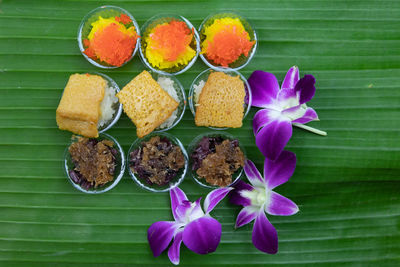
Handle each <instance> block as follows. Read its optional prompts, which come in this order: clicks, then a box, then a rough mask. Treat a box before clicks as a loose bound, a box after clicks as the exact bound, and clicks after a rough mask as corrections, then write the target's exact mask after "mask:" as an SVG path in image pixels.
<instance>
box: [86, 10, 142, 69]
mask: <svg viewBox="0 0 400 267" xmlns="http://www.w3.org/2000/svg"><path fill="white" fill-rule="evenodd" d="M130 24H132V20H131V18H130V17H129V16H127V15H125V14H121V16H119V17H118V16H117V17H111V18H102V17H101V16H99V19H98V20H96V21H95V22H93V23H92V29H91V31H90V33H89V35H88V37H87V39H85V40H83V45H84V46H85V48H86V49H85V51H84V53H85V54H86V55H87V56H88V57H90V58H91V59H93V60H100V61H103V62H105V63H107V64H109V65H111V66H116V67H119V66H121V65H122V64H124V63H125V62H126V61H127V60H129V58H130V57H131V55H132V53H133V50H134V49H135V47H136V41H137V39H138V38H139V36H138V35H137V33H136V29H135V27H134V26H133V25H131V26H129V25H130Z"/></svg>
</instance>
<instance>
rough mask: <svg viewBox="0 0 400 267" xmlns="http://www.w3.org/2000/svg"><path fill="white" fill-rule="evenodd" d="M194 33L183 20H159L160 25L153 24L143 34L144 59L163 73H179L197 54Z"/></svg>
mask: <svg viewBox="0 0 400 267" xmlns="http://www.w3.org/2000/svg"><path fill="white" fill-rule="evenodd" d="M153 25H154V26H153ZM194 31H195V30H194V28H191V29H190V28H189V27H188V25H187V24H186V22H184V21H182V20H179V19H176V18H162V19H159V23H157V22H155V23H152V24H151V25H150V26H149V27H148V28H147V30H146V31H145V32H144V34H143V38H142V48H141V49H142V54H143V56H144V59H145V60H146V61H148V64H149V65H150V66H151V67H153V68H154V69H157V70H161V71H166V72H177V71H179V70H181V69H183V68H185V67H186V66H187V65H188V64H189V63H190V62H191V60H192V59H193V58H194V57H195V56H196V54H197V48H196V46H197V42H196V38H195V36H194Z"/></svg>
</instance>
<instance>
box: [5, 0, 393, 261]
mask: <svg viewBox="0 0 400 267" xmlns="http://www.w3.org/2000/svg"><path fill="white" fill-rule="evenodd" d="M104 4H112V5H117V6H120V7H122V8H124V9H126V10H128V11H130V12H131V13H132V14H133V15H134V16H135V18H136V19H137V21H138V23H139V25H142V24H143V23H144V22H145V21H146V20H147V19H149V18H150V17H152V16H153V15H156V14H158V13H174V14H180V15H183V16H185V17H186V18H188V19H189V20H190V21H191V22H192V23H193V24H194V25H195V26H196V27H198V26H199V25H200V23H201V22H202V20H203V19H204V18H205V17H207V16H208V15H209V14H210V13H212V12H216V11H222V10H232V11H236V12H239V13H241V14H242V15H243V16H245V17H246V18H247V19H248V20H249V21H251V23H252V24H253V26H254V27H255V28H256V30H257V33H258V36H259V47H258V51H257V53H256V55H255V57H254V58H253V60H252V61H251V63H250V64H249V65H247V66H246V67H245V68H244V69H242V70H241V73H242V74H243V75H244V76H246V77H249V75H250V74H251V73H252V72H253V71H254V70H257V69H260V70H265V71H269V72H272V73H274V74H275V75H276V76H277V77H278V79H279V80H280V81H282V79H283V77H284V75H285V73H286V71H287V70H288V69H289V68H290V67H291V66H293V65H297V66H299V68H300V72H301V75H304V74H306V73H308V74H313V75H314V76H315V77H316V80H317V83H316V86H317V92H316V95H315V97H314V98H313V100H312V101H311V102H309V106H311V107H313V108H314V109H315V110H316V111H317V112H318V115H319V118H320V121H319V122H312V123H310V126H313V127H317V128H319V129H322V130H325V131H327V132H328V136H327V137H321V136H317V135H313V134H311V133H308V132H305V131H303V130H301V129H294V132H293V137H292V139H291V140H290V142H289V144H288V146H287V148H286V149H288V150H291V151H293V152H295V153H296V154H297V158H298V164H297V168H296V171H295V173H294V175H293V177H292V178H291V180H290V181H289V182H288V183H286V184H284V185H282V186H280V187H278V188H277V192H279V193H281V194H283V195H285V196H287V197H289V198H290V199H292V200H293V201H294V202H296V203H297V204H298V205H299V208H300V212H299V213H298V214H296V215H294V216H290V217H278V216H269V219H270V221H271V222H272V224H273V225H274V226H275V227H276V228H277V231H278V235H279V252H278V253H277V254H276V255H268V254H264V253H262V252H260V251H258V250H257V249H256V248H254V246H253V245H252V243H251V231H252V226H251V225H247V226H245V227H242V228H240V229H237V230H235V229H234V223H235V219H236V216H237V213H238V211H239V210H240V208H239V207H236V206H233V205H231V204H230V203H229V202H228V200H224V201H223V202H222V203H221V204H220V205H219V206H218V207H217V208H216V209H215V210H214V211H213V216H214V217H215V218H217V219H218V220H219V221H220V222H221V224H222V231H223V233H222V240H221V243H220V246H219V247H218V249H217V250H216V252H214V253H212V254H208V255H197V254H195V253H193V252H192V251H190V250H188V249H187V248H185V247H183V246H182V249H181V265H182V266H267V265H281V266H282V265H299V266H309V265H314V264H315V265H322V266H334V265H340V266H394V265H399V264H400V194H399V192H400V79H399V77H400V2H399V1H378V0H377V1H371V0H364V1H358V0H354V1H348V0H337V1H325V0H323V1H321V0H303V1H294V0H283V1H281V0H271V1H254V0H246V1H245V0H240V1H237V0H233V1H222V0H221V1H220V0H218V1H200V0H198V1H180V0H176V1H157V0H152V1H140V0H136V1H135V0H126V1H125V0H115V1H95V0H84V1H77V0H63V1H51V0H44V1H31V0H21V1H16V0H14V1H10V0H3V1H0V212H1V213H0V214H1V216H0V265H1V266H131V265H139V266H143V265H154V266H160V265H169V264H170V262H169V260H168V257H167V255H166V253H163V254H162V255H161V256H160V257H158V258H153V256H152V253H151V251H150V248H149V246H148V243H147V237H146V231H147V228H148V227H149V226H150V225H151V224H152V223H153V222H155V221H159V220H172V215H171V212H170V203H169V196H168V193H150V192H146V191H144V190H142V189H141V188H139V187H138V186H137V185H136V184H135V183H134V182H133V181H132V179H131V178H130V177H129V176H128V174H127V173H126V174H125V176H124V177H123V179H122V181H121V182H120V183H119V184H118V185H117V187H116V188H114V189H113V190H111V191H110V192H107V193H105V194H101V195H95V196H93V195H87V194H83V193H81V192H79V191H77V190H76V189H74V188H73V187H72V186H71V184H70V183H69V182H68V181H67V178H66V177H65V174H64V172H63V167H62V166H63V152H64V150H65V148H66V146H67V144H68V142H69V139H70V137H71V134H70V133H68V132H66V131H60V130H58V128H57V125H56V122H55V109H56V107H57V105H58V102H59V99H60V97H61V93H62V90H63V88H64V86H65V84H66V81H67V79H68V77H69V75H71V74H72V73H86V72H93V71H100V72H102V73H105V74H106V75H109V76H110V77H112V78H113V79H114V80H115V81H116V82H117V83H118V84H119V85H120V86H121V87H122V86H124V85H125V84H126V83H127V82H129V81H130V80H131V79H132V78H133V77H134V76H135V75H137V74H138V73H140V72H141V71H142V70H143V69H144V65H143V64H142V63H141V62H140V59H139V58H138V56H135V58H134V59H133V60H132V61H131V62H130V63H128V64H127V65H125V66H124V67H122V68H118V69H114V70H100V69H97V68H96V67H94V66H92V65H91V64H90V63H89V62H87V61H86V60H85V58H84V57H83V56H82V55H81V53H80V51H79V48H78V44H77V40H76V36H77V29H78V26H79V24H80V21H81V19H82V18H83V17H84V16H85V14H87V13H88V12H89V11H90V10H92V9H94V8H96V7H98V6H101V5H104ZM204 69H206V65H205V64H204V63H203V62H202V61H201V60H200V59H198V60H197V62H196V63H195V65H194V66H193V67H192V68H191V69H190V70H189V71H187V72H185V73H184V74H182V75H179V76H178V79H179V80H180V81H181V82H182V84H183V85H184V86H185V89H186V90H187V91H188V89H189V87H190V84H191V82H192V80H193V79H194V78H195V77H196V76H197V74H199V73H200V72H201V71H203V70H204ZM256 110H257V109H256V108H252V110H251V112H250V114H249V116H248V117H247V118H246V120H245V122H244V125H243V127H242V128H240V129H231V130H229V131H228V132H229V133H231V134H233V135H235V136H236V137H238V138H239V140H240V141H241V142H242V144H243V145H244V146H245V149H246V151H247V157H248V158H249V159H251V160H252V161H254V162H255V163H256V165H257V166H258V167H259V168H261V167H262V165H263V157H262V155H261V153H260V152H259V150H258V149H257V147H256V145H255V140H254V136H253V133H252V126H251V120H252V117H253V115H254V114H255V112H256ZM206 131H209V129H207V128H204V127H203V128H199V127H196V126H195V124H194V119H193V116H192V114H191V113H190V111H189V110H186V113H185V115H184V117H183V120H182V121H181V122H180V123H179V124H178V126H177V127H175V128H173V129H172V130H170V131H169V133H171V134H173V135H175V136H177V137H178V138H179V139H180V140H181V141H182V142H183V144H184V145H188V144H189V143H190V141H191V140H192V139H193V138H194V137H195V136H197V135H198V134H199V133H202V132H206ZM107 133H109V134H110V135H112V136H114V137H115V138H116V139H117V140H118V141H119V142H120V143H121V145H122V146H123V149H124V150H125V151H127V150H128V148H129V146H130V144H131V143H132V142H133V141H134V140H135V139H136V134H135V127H134V125H133V124H132V123H131V122H130V120H129V119H128V117H127V116H126V115H122V117H121V119H120V120H119V121H118V123H117V124H116V125H115V126H114V127H113V128H112V129H110V130H109V131H107ZM181 188H182V189H184V190H185V192H187V194H188V196H189V198H190V199H191V200H195V199H197V198H199V197H201V196H205V195H206V193H207V192H208V190H207V189H204V188H201V187H200V186H199V185H198V184H197V183H195V181H194V180H193V179H192V178H191V177H189V176H187V177H186V178H185V180H184V182H183V183H182V185H181Z"/></svg>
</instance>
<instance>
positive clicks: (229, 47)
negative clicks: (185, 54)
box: [200, 15, 256, 67]
mask: <svg viewBox="0 0 400 267" xmlns="http://www.w3.org/2000/svg"><path fill="white" fill-rule="evenodd" d="M246 25H247V24H246ZM200 39H201V44H200V45H201V54H202V55H203V56H204V57H205V58H206V59H207V61H209V62H210V63H211V64H212V65H215V66H222V67H236V66H233V64H234V63H236V62H238V61H240V60H243V61H245V60H246V59H247V57H248V56H249V55H250V53H251V51H252V49H253V47H254V45H255V43H256V41H255V40H254V33H253V31H252V30H251V31H248V30H247V29H246V28H245V26H244V25H243V23H242V20H241V19H240V18H239V17H235V16H232V17H230V16H229V15H227V16H226V17H220V16H219V17H218V18H217V17H216V16H215V17H211V18H210V19H208V20H207V21H206V22H205V23H204V25H203V27H202V29H201V31H200Z"/></svg>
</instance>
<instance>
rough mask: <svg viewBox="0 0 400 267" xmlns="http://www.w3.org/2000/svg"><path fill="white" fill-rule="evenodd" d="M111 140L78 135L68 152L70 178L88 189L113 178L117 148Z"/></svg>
mask: <svg viewBox="0 0 400 267" xmlns="http://www.w3.org/2000/svg"><path fill="white" fill-rule="evenodd" d="M113 146H114V142H113V141H111V140H101V141H99V140H96V139H94V138H85V137H78V139H77V142H74V143H72V144H71V145H70V146H69V148H68V152H69V153H70V155H71V159H72V163H73V165H74V167H73V168H72V169H70V170H68V174H69V177H70V179H71V180H72V181H73V182H74V183H76V184H78V185H80V186H81V187H82V188H84V189H86V190H88V189H91V188H97V187H99V186H102V185H105V184H106V183H108V182H111V181H113V180H114V173H115V168H116V164H117V163H116V156H117V154H118V150H116V149H115V148H114V147H113Z"/></svg>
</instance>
